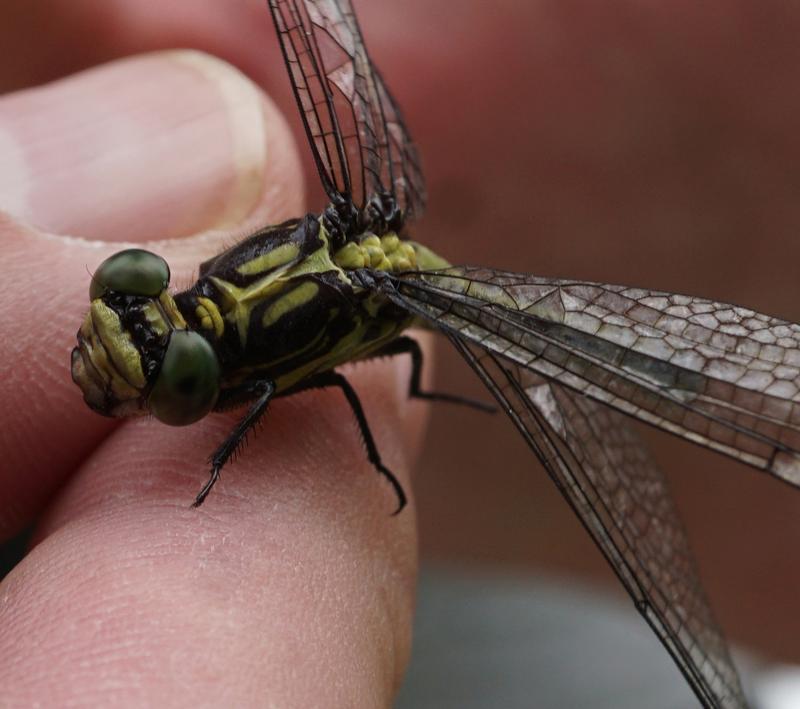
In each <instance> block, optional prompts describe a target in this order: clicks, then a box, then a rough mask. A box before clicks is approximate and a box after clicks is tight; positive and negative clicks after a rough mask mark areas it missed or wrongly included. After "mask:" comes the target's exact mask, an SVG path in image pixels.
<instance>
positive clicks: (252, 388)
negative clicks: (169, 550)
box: [192, 380, 275, 507]
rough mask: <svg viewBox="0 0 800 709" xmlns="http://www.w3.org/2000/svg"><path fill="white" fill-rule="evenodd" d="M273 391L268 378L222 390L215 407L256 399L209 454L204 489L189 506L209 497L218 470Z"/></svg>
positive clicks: (261, 412)
mask: <svg viewBox="0 0 800 709" xmlns="http://www.w3.org/2000/svg"><path fill="white" fill-rule="evenodd" d="M274 393H275V383H274V382H272V381H269V380H258V381H253V382H246V383H244V384H242V385H241V386H238V387H235V388H234V389H229V390H227V391H225V392H223V395H222V396H221V397H220V401H218V402H217V406H216V408H217V410H222V409H225V408H227V407H229V406H232V405H235V404H237V403H240V402H242V401H250V400H252V399H255V401H254V402H253V405H252V406H251V407H250V409H249V410H248V412H247V413H246V414H245V416H244V418H243V419H242V420H241V421H239V423H238V424H236V427H235V428H234V429H233V431H231V433H230V434H229V435H228V437H227V438H226V439H225V440H224V441H223V442H222V445H220V446H219V448H217V450H215V451H214V453H213V454H212V456H211V461H210V462H211V475H210V476H209V478H208V481H207V482H206V484H205V485H203V489H202V490H200V492H199V494H198V495H197V497H196V498H195V500H194V502H193V503H192V507H199V506H200V505H202V504H203V501H204V500H205V499H206V497H208V493H209V492H211V488H212V487H214V484H215V483H216V482H217V480H219V474H220V471H221V470H222V468H223V466H224V465H225V463H227V462H228V459H229V458H230V457H231V456H232V455H233V454H234V453H235V452H236V450H237V449H238V448H239V446H240V445H241V443H242V441H243V440H244V437H245V436H246V435H247V432H248V431H249V430H250V429H251V428H252V427H253V426H254V425H255V423H256V422H257V421H258V419H259V418H261V415H262V414H263V413H264V412H265V411H266V410H267V405H268V404H269V402H270V400H271V399H272V396H273V394H274Z"/></svg>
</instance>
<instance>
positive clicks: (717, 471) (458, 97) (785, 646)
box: [0, 0, 800, 661]
mask: <svg viewBox="0 0 800 709" xmlns="http://www.w3.org/2000/svg"><path fill="white" fill-rule="evenodd" d="M354 4H355V6H356V9H357V10H358V11H359V15H360V18H361V22H362V27H363V28H364V32H365V35H366V38H367V41H368V45H369V48H370V50H371V53H372V56H373V57H374V58H375V60H376V62H377V63H378V64H379V65H380V66H381V68H382V70H383V72H384V74H385V75H386V77H387V79H388V82H389V84H390V86H391V87H392V88H393V90H394V93H395V94H396V96H397V97H398V98H399V100H400V102H401V104H402V106H403V108H404V110H405V114H406V118H407V120H408V123H409V125H410V127H411V129H412V132H413V134H414V135H415V136H416V138H417V140H418V142H419V144H420V148H421V152H422V155H423V160H424V165H425V168H426V173H427V176H428V180H429V190H430V207H429V212H428V214H427V216H426V218H425V219H424V221H423V222H422V223H421V224H420V225H419V226H418V227H416V228H415V230H414V233H415V236H416V237H417V238H419V239H420V240H425V241H427V242H429V243H430V244H431V245H432V246H434V247H435V248H436V249H437V250H439V251H441V252H442V253H443V254H444V255H445V256H447V257H449V258H450V259H451V260H453V261H455V262H467V263H475V264H487V265H492V266H497V267H504V268H510V269H516V270H522V271H529V272H533V273H537V274H541V275H551V276H569V277H574V278H585V279H589V280H595V281H606V282H611V283H626V284H630V285H640V286H646V287H649V288H653V289H663V290H670V291H675V292H685V293H691V294H697V295H703V296H707V297H711V298H714V299H718V300H723V301H731V302H734V303H738V304H744V305H747V306H749V307H752V308H754V309H757V310H761V311H763V312H767V313H770V314H775V315H779V316H783V317H786V318H787V319H791V320H795V321H798V320H800V298H799V296H800V279H798V272H799V271H800V268H799V267H798V264H800V228H799V227H800V199H798V197H799V196H800V131H798V128H797V127H798V125H800V82H798V76H799V75H800V41H798V38H799V37H800V5H797V4H790V3H785V2H782V1H780V0H749V1H745V0H725V1H724V2H723V1H722V0H716V1H715V2H706V3H702V4H697V3H694V2H689V1H688V0H672V1H671V2H668V3H667V2H662V3H655V2H650V1H649V0H603V1H601V2H597V1H596V0H535V1H534V0H500V1H498V2H493V3H487V2H479V1H478V0H462V2H459V3H452V2H446V1H445V0H403V1H402V2H400V1H398V0H380V1H378V0H371V1H370V2H365V1H363V0H362V1H361V2H359V1H358V0H354ZM0 46H2V47H3V49H4V51H3V55H4V58H3V61H2V62H0V89H3V90H10V89H15V88H20V87H24V86H28V85H32V84H35V83H38V82H42V81H46V80H49V79H53V78H56V77H58V76H62V75H65V74H68V73H71V72H73V71H76V70H79V69H81V68H84V67H87V66H90V65H92V64H95V63H99V62H102V61H106V60H108V59H110V58H113V57H116V56H122V55H125V54H131V53H136V52H140V51H146V50H149V49H156V48H162V47H176V46H193V47H198V48H202V49H205V50H207V51H210V52H212V53H215V54H218V55H220V56H222V57H223V58H226V59H227V60H229V61H231V62H233V63H234V64H236V65H238V66H239V67H241V68H242V69H243V70H244V71H245V72H246V73H248V74H249V75H250V76H252V77H253V78H255V79H256V80H258V81H259V82H261V83H262V84H264V85H265V86H266V87H267V89H268V90H269V91H270V93H272V94H273V95H274V96H275V97H276V100H278V101H279V103H280V104H281V105H282V106H283V108H284V110H285V112H286V113H287V115H288V116H289V117H290V119H291V120H293V121H295V124H297V121H296V118H295V114H296V110H295V107H294V105H293V103H292V102H291V97H290V94H289V91H288V85H287V82H286V79H285V74H284V71H283V67H282V65H281V64H280V58H279V55H278V52H277V47H276V43H275V40H274V36H273V33H272V27H271V21H270V19H269V16H268V13H267V11H266V9H265V8H264V7H263V3H261V2H260V1H259V0H241V2H233V1H231V0H225V1H224V2H220V1H219V0H175V1H173V2H170V3H164V2H160V3H159V2H156V1H155V0H107V1H105V2H103V3H99V2H97V1H96V0H37V1H35V2H29V1H26V0H4V2H3V3H2V5H0ZM296 128H297V139H298V143H299V144H300V145H301V146H303V142H302V136H301V134H300V128H299V125H296ZM303 149H304V146H303ZM314 184H316V178H315V176H314V175H313V174H311V172H309V185H314ZM310 192H311V198H310V203H309V206H310V207H313V208H317V207H319V206H321V204H322V201H321V195H319V191H318V190H317V191H316V192H314V191H313V190H310ZM442 344H444V343H442ZM439 355H440V356H439V359H438V363H437V369H438V375H437V387H438V388H440V389H442V390H447V391H466V392H468V393H469V394H471V395H474V396H480V390H479V386H478V385H477V383H476V382H475V381H473V377H472V374H471V373H470V372H469V371H468V370H467V368H466V366H465V365H461V364H460V363H459V362H458V361H457V357H456V356H455V355H454V354H453V353H451V352H449V351H447V347H445V346H442V347H440V352H439ZM647 435H648V439H649V440H651V442H652V446H653V448H654V450H655V452H656V453H657V456H658V458H659V460H660V461H661V462H662V463H663V466H664V468H665V469H666V472H667V474H668V476H669V479H670V482H671V483H672V486H673V489H674V493H675V497H676V499H677V503H678V507H679V509H680V510H681V511H682V513H683V516H684V520H685V523H686V526H687V529H688V531H689V535H690V537H691V541H692V543H693V547H694V550H695V552H696V555H697V558H698V562H699V567H700V570H701V575H702V578H703V580H704V582H705V585H706V588H707V590H708V593H709V596H710V598H711V601H712V604H713V606H714V608H715V611H716V613H717V616H718V618H719V620H720V622H721V624H722V625H723V627H724V628H725V630H726V632H727V634H728V635H729V636H730V637H731V638H732V639H733V640H736V641H739V642H742V643H745V644H748V645H751V646H753V647H757V648H761V649H762V650H764V651H765V652H768V653H770V654H771V655H773V656H775V657H779V658H783V659H793V660H795V661H800V639H799V638H800V614H798V613H797V612H796V603H797V598H798V590H800V491H792V490H791V489H790V488H789V487H787V486H785V485H783V484H780V483H777V482H775V481H772V480H770V479H767V478H766V477H765V476H764V475H761V474H759V473H757V472H754V471H751V470H750V469H747V468H745V467H743V466H741V465H738V464H735V463H733V462H732V461H730V460H727V459H723V458H721V457H718V456H716V455H713V454H710V453H708V452H706V451H703V450H700V449H698V448H696V447H694V446H691V445H689V444H686V443H683V442H680V441H677V440H676V439H673V438H670V437H668V436H666V435H663V434H653V433H651V432H649V431H648V432H647ZM417 493H418V498H419V515H420V525H421V538H422V549H423V555H424V556H425V557H427V558H428V559H436V560H447V561H460V562H463V563H465V564H472V563H476V564H477V563H481V564H493V565H503V566H506V567H509V568H516V569H537V570H541V569H548V570H552V571H555V572H559V573H563V574H567V575H574V576H578V577H581V578H584V579H591V580H598V581H602V582H604V583H607V584H609V587H611V588H616V586H615V585H614V580H613V578H612V577H611V573H610V572H609V571H608V570H607V569H606V568H605V562H604V561H603V560H602V559H601V557H600V555H599V553H597V552H596V551H595V549H594V548H593V547H592V546H591V544H590V542H589V541H588V539H587V537H586V535H585V533H584V531H583V529H582V528H581V527H580V526H579V524H578V523H577V521H576V520H575V519H574V518H573V517H572V514H571V513H570V512H569V510H568V509H567V507H566V505H565V504H563V503H562V501H561V500H560V498H558V496H557V494H556V492H555V489H554V488H553V486H552V484H551V483H550V482H549V480H548V479H547V478H546V476H545V474H544V472H543V470H542V469H541V467H540V466H539V464H538V463H537V462H536V461H535V460H534V458H533V456H532V455H531V453H530V452H529V451H528V450H527V448H526V447H525V445H524V444H523V442H522V441H521V440H520V439H519V438H518V436H517V434H516V432H515V431H514V429H513V428H512V426H511V425H510V423H508V422H507V421H506V420H505V419H504V418H503V417H501V416H495V417H487V416H481V415H479V414H476V413H473V412H471V411H464V410H454V409H452V408H448V407H446V406H440V407H438V408H437V409H436V410H435V411H434V414H433V419H432V422H431V426H430V431H429V434H428V438H427V443H426V447H425V453H424V455H423V457H422V459H421V461H420V464H419V470H418V473H417Z"/></svg>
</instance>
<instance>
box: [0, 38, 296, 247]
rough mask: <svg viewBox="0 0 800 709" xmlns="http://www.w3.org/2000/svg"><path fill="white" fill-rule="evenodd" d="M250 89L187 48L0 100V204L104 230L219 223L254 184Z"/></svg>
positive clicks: (115, 232)
mask: <svg viewBox="0 0 800 709" xmlns="http://www.w3.org/2000/svg"><path fill="white" fill-rule="evenodd" d="M271 116H277V113H276V112H275V111H274V109H273V108H272V105H271V104H269V103H268V102H266V101H265V99H264V97H263V95H262V94H261V93H260V91H259V90H258V88H257V87H256V86H255V85H254V84H253V83H252V82H250V81H249V80H248V79H247V78H246V77H244V76H243V75H242V74H241V73H239V72H238V71H237V70H236V69H234V68H233V67H231V66H230V65H228V64H225V63H224V62H222V61H220V60H218V59H216V58H214V57H211V56H209V55H205V54H201V53H199V52H194V51H170V52H161V53H157V54H150V55H145V56H141V57H135V58H132V59H126V60H121V61H117V62H113V63H111V64H107V65H104V66H101V67H97V68H95V69H92V70H89V71H86V72H82V73H81V74H77V75H75V76H72V77H69V78H67V79H63V80H61V81H57V82H54V83H52V84H49V85H46V86H43V87H39V88H35V89H30V90H27V91H21V92H17V93H15V94H10V95H9V96H7V97H4V98H3V99H2V100H0V209H4V210H7V211H9V212H10V213H12V214H13V215H15V216H17V217H20V218H22V219H25V220H26V221H28V222H30V223H32V224H33V225H35V226H37V227H39V228H41V229H45V230H48V231H53V232H57V233H68V234H73V235H78V236H83V237H87V238H95V239H101V240H108V241H128V240H130V241H141V240H145V241H146V240H150V239H163V238H173V237H180V236H185V235H188V234H193V233H196V232H200V231H204V230H208V229H226V228H229V227H231V226H233V225H235V224H238V223H240V222H241V221H242V220H243V219H245V218H246V217H247V215H248V214H249V213H250V212H251V211H252V210H254V209H255V208H256V207H257V206H258V204H259V202H260V200H261V199H262V195H263V193H264V174H265V166H266V163H267V160H268V159H269V157H270V156H269V155H268V152H269V151H268V141H267V134H268V132H269V130H270V129H271V127H272V124H273V123H275V124H277V127H278V130H281V129H282V128H283V125H282V122H281V121H280V120H274V121H273V120H272V118H271Z"/></svg>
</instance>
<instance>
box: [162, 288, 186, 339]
mask: <svg viewBox="0 0 800 709" xmlns="http://www.w3.org/2000/svg"><path fill="white" fill-rule="evenodd" d="M158 303H159V305H160V306H161V310H162V311H163V313H164V317H165V318H166V319H167V321H168V322H169V324H170V327H171V329H173V330H186V329H187V328H188V327H189V326H188V325H187V324H186V321H185V320H184V319H183V315H181V311H180V310H178V306H177V305H175V301H174V300H173V299H172V296H171V295H170V294H169V293H167V291H161V295H159V296H158Z"/></svg>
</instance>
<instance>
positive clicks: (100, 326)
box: [88, 298, 147, 389]
mask: <svg viewBox="0 0 800 709" xmlns="http://www.w3.org/2000/svg"><path fill="white" fill-rule="evenodd" d="M88 317H89V318H91V326H92V328H93V330H94V332H95V333H96V334H97V338H98V340H99V342H100V344H102V347H103V350H104V351H105V353H106V354H107V355H108V357H109V358H110V359H111V364H113V367H114V368H116V370H117V371H118V372H119V374H120V375H121V376H122V377H123V379H125V381H126V382H127V384H128V385H130V386H132V387H135V388H137V389H141V388H143V387H144V385H145V384H146V383H147V380H146V379H145V376H144V371H143V370H142V359H141V357H140V355H139V352H138V350H137V349H136V347H134V345H133V342H132V341H131V337H130V335H129V334H128V333H127V332H126V331H125V330H123V329H122V323H121V322H120V320H119V316H118V315H117V314H116V313H115V312H114V311H113V310H112V309H111V308H109V307H108V306H107V305H106V304H105V303H104V302H103V301H102V300H100V299H99V298H98V299H97V300H93V301H92V305H91V307H90V308H89V316H88ZM95 352H97V354H98V361H97V362H95V364H97V366H98V368H100V367H106V369H105V373H107V374H108V375H109V377H110V378H111V380H112V383H113V380H114V378H115V377H114V375H115V373H116V372H115V371H114V369H113V368H110V367H109V366H108V365H109V363H108V362H101V361H99V360H102V359H104V357H103V355H101V354H100V352H99V350H98V348H95ZM93 361H95V360H94V358H93Z"/></svg>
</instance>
